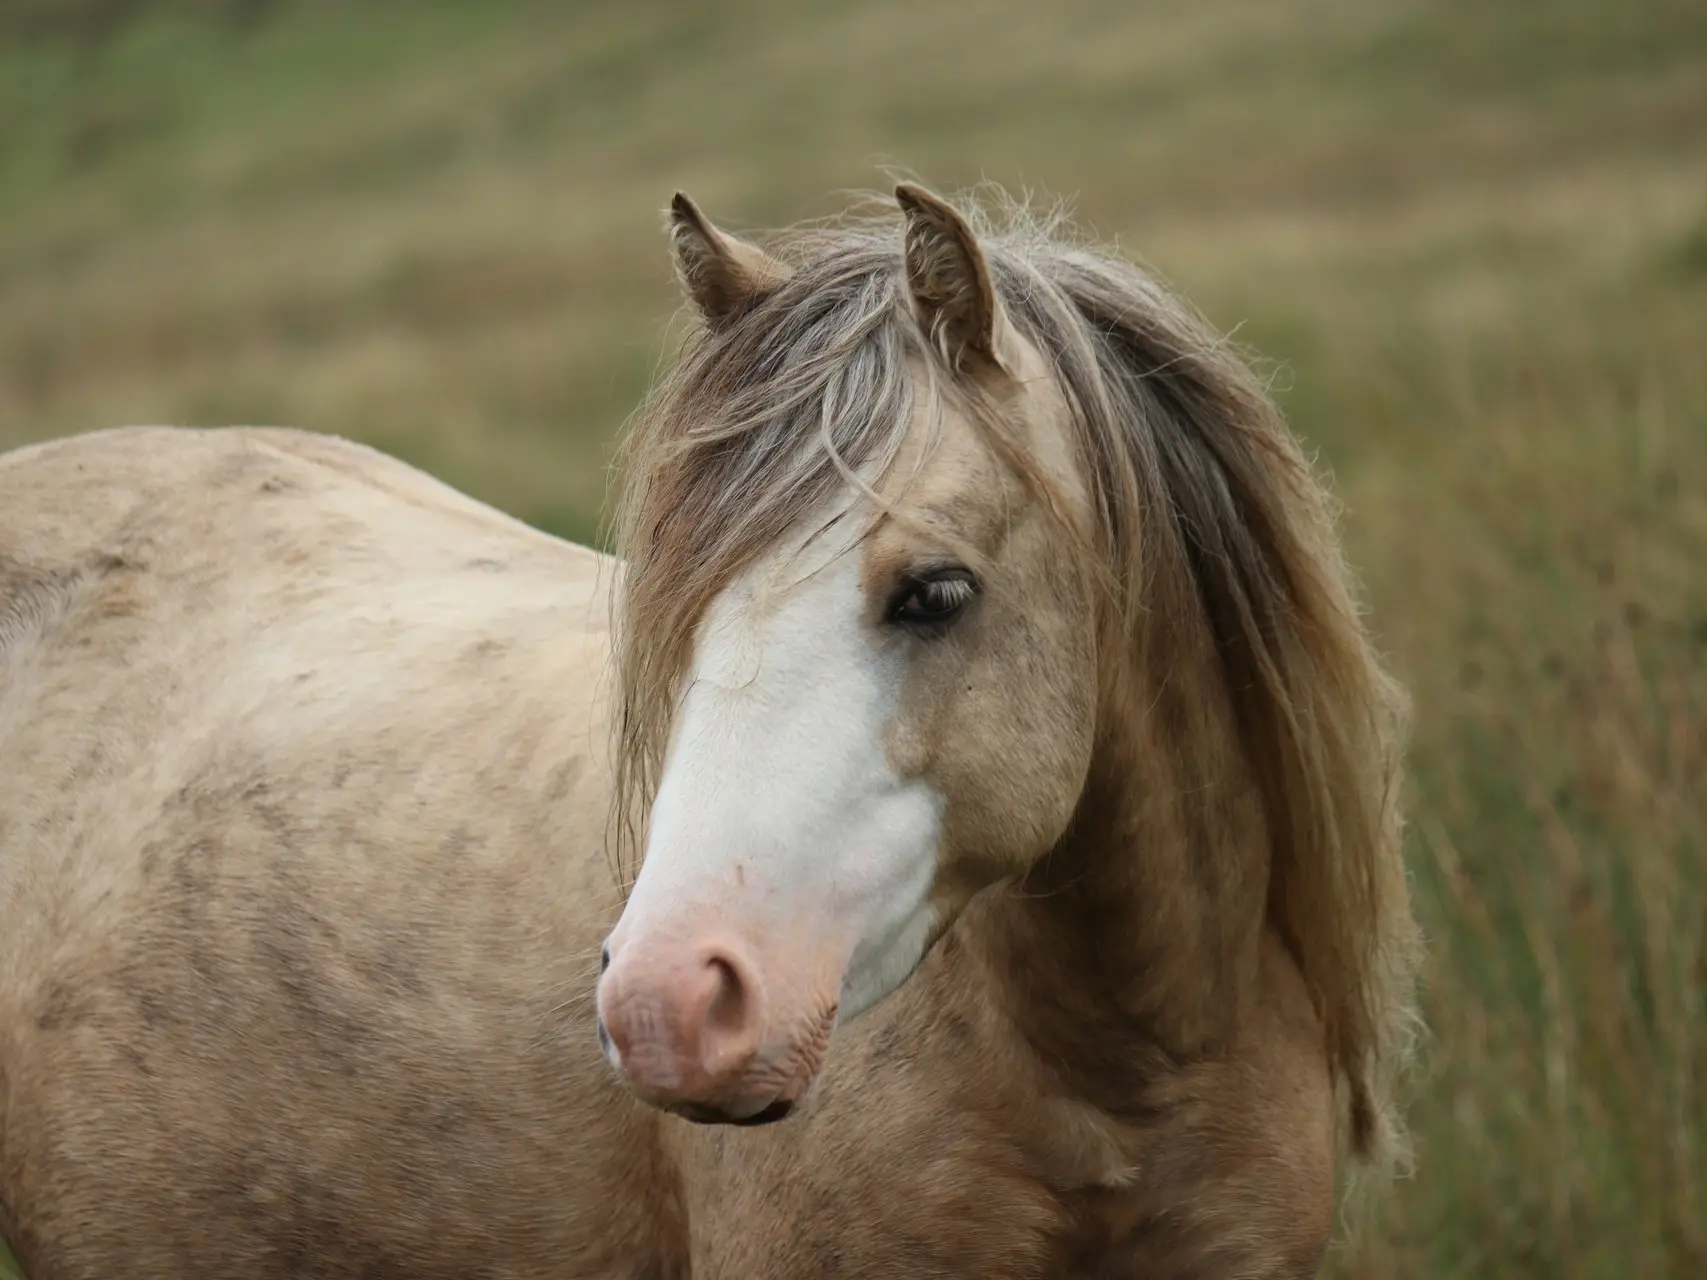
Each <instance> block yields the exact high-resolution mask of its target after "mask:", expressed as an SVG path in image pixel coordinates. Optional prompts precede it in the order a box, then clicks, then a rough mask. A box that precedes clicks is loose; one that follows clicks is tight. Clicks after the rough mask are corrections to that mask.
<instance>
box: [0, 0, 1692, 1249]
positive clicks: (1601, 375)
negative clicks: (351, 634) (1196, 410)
mask: <svg viewBox="0 0 1707 1280" xmlns="http://www.w3.org/2000/svg"><path fill="white" fill-rule="evenodd" d="M887 165H898V166H903V167H905V168H907V169H908V170H910V171H912V172H913V173H915V174H916V175H918V176H919V177H920V178H922V179H923V180H924V181H926V182H927V183H929V184H931V185H933V186H935V187H936V188H938V189H939V190H945V191H952V190H955V189H957V188H961V187H964V186H967V185H970V184H973V183H976V182H979V181H981V180H986V179H988V180H993V181H996V182H999V183H1001V184H1003V185H1004V186H1005V187H1007V188H1008V189H1009V190H1010V191H1015V192H1025V191H1030V192H1034V193H1035V194H1036V195H1038V196H1039V197H1040V198H1044V199H1054V198H1065V199H1067V200H1068V201H1069V202H1070V203H1071V206H1072V208H1073V209H1074V210H1075V211H1076V215H1077V217H1078V219H1079V221H1080V222H1081V224H1082V225H1083V226H1084V227H1085V228H1087V229H1088V230H1089V231H1091V232H1093V233H1094V234H1096V235H1097V236H1099V237H1100V238H1102V239H1103V240H1105V241H1114V242H1117V243H1118V244H1119V245H1120V247H1121V248H1122V249H1123V250H1124V251H1126V252H1127V253H1128V254H1131V255H1133V256H1135V257H1138V258H1139V259H1140V260H1142V261H1144V262H1146V263H1147V264H1148V265H1150V266H1151V267H1152V268H1153V269H1154V270H1156V271H1157V272H1158V273H1159V274H1160V275H1162V276H1163V277H1165V278H1166V279H1168V280H1169V281H1171V282H1172V283H1173V284H1174V285H1175V286H1176V287H1178V288H1179V289H1181V290H1182V291H1183V292H1185V293H1186V294H1187V295H1188V296H1189V297H1191V298H1192V299H1193V300H1194V301H1195V302H1197V304H1198V305H1199V306H1201V307H1202V308H1203V309H1204V310H1205V311H1206V312H1207V313H1208V315H1209V316H1210V318H1211V319H1212V320H1213V321H1215V322H1216V323H1217V324H1218V325H1220V326H1221V327H1223V328H1224V329H1228V330H1236V333H1237V336H1238V339H1239V340H1240V341H1241V342H1243V343H1245V344H1247V345H1248V346H1249V347H1251V348H1252V350H1253V351H1254V352H1255V353H1257V354H1258V355H1260V357H1261V358H1262V359H1263V361H1264V362H1265V367H1266V368H1267V369H1268V370H1269V371H1270V373H1271V376H1272V380H1273V385H1274V388H1275V392H1276V394H1277V396H1278V397H1279V399H1280V400H1281V402H1282V404H1283V405H1284V407H1285V408H1286V410H1287V411H1288V413H1289V414H1290V416H1291V419H1292V421H1293V423H1294V425H1295V426H1296V428H1297V430H1298V431H1299V432H1300V433H1301V434H1302V435H1303V436H1304V437H1305V438H1306V439H1307V440H1308V441H1309V442H1310V444H1311V445H1312V446H1313V447H1315V448H1316V449H1317V450H1319V452H1320V455H1321V459H1322V462H1323V465H1324V466H1325V467H1326V468H1329V469H1330V470H1331V471H1332V473H1333V475H1334V477H1335V479H1336V482H1337V486H1338V489H1339V492H1340V493H1341V495H1342V496H1343V498H1344V500H1345V502H1346V504H1347V507H1348V513H1347V517H1346V526H1345V527H1346V536H1347V538H1348V540H1349V546H1350V552H1351V556H1352V559H1353V561H1354V562H1355V564H1356V566H1357V568H1358V570H1359V572H1360V573H1361V575H1362V576H1363V578H1364V580H1365V582H1366V584H1367V588H1368V595H1369V597H1370V601H1371V613H1372V621H1373V625H1374V627H1375V629H1376V630H1377V632H1378V633H1379V635H1380V637H1381V642H1382V644H1383V645H1384V646H1385V648H1386V650H1387V651H1388V652H1389V654H1390V655H1391V660H1392V662H1393V664H1394V666H1395V667H1396V669H1397V670H1398V672H1399V673H1400V675H1401V676H1402V677H1403V679H1404V680H1405V682H1406V683H1407V684H1408V685H1409V687H1410V688H1411V690H1412V692H1413V695H1414V697H1415V699H1416V704H1417V716H1416V733H1415V743H1414V749H1413V757H1412V774H1411V781H1410V788H1411V790H1410V801H1409V808H1410V812H1411V815H1412V819H1411V838H1410V858H1411V864H1412V867H1413V869H1414V874H1415V877H1416V883H1417V891H1418V894H1419V900H1420V909H1421V911H1422V913H1423V916H1424V919H1425V922H1426V925H1427V929H1428V934H1429V940H1430V951H1431V959H1430V963H1429V966H1428V970H1427V974H1426V992H1425V1003H1426V1010H1427V1016H1428V1020H1429V1023H1430V1026H1431V1032H1432V1041H1431V1043H1430V1045H1429V1048H1428V1052H1427V1055H1426V1058H1425V1060H1424V1063H1423V1066H1422V1069H1421V1070H1420V1071H1419V1072H1418V1074H1417V1076H1416V1078H1415V1080H1414V1081H1413V1084H1412V1096H1413V1097H1414V1102H1413V1104H1412V1107H1411V1117H1412V1122H1413V1124H1414V1127H1415V1131H1416V1135H1417V1161H1416V1166H1415V1170H1414V1172H1413V1173H1412V1174H1411V1175H1410V1176H1409V1177H1407V1178H1404V1179H1402V1180H1400V1181H1399V1182H1397V1183H1396V1184H1395V1185H1394V1186H1393V1187H1392V1188H1391V1189H1390V1190H1384V1191H1379V1192H1377V1193H1376V1194H1375V1195H1374V1198H1373V1201H1372V1213H1371V1215H1370V1216H1369V1217H1368V1218H1367V1219H1366V1220H1364V1221H1362V1222H1361V1224H1360V1225H1359V1227H1358V1229H1357V1230H1356V1231H1355V1232H1352V1233H1349V1234H1348V1235H1347V1237H1346V1238H1345V1239H1344V1240H1343V1241H1342V1242H1341V1243H1340V1244H1338V1245H1337V1246H1336V1248H1335V1250H1334V1253H1333V1256H1332V1260H1331V1262H1330V1264H1329V1270H1330V1272H1331V1273H1332V1274H1334V1275H1339V1276H1348V1277H1349V1276H1369V1277H1411V1276H1417V1277H1422V1276H1427V1277H1447V1276H1507V1275H1512V1276H1572V1277H1579V1276H1580V1277H1589V1276H1594V1277H1602V1276H1604V1277H1633V1276H1643V1277H1658V1276H1700V1275H1707V1128H1704V1126H1707V1120H1704V1117H1707V995H1704V992H1707V951H1704V942H1703V938H1704V934H1707V795H1704V792H1707V563H1704V562H1707V4H1703V3H1702V2H1701V0H1193V2H1192V3H1189V4H1173V3H1159V2H1156V3H1149V2H1136V0H1129V2H1128V3H1119V4H1117V3H1084V2H1073V3H1067V2H1065V0H1052V2H1051V3H1049V4H1041V3H1035V2H1022V0H987V2H985V3H980V4H976V5H974V4H970V3H963V4H954V3H945V2H939V0H874V2H871V3H862V4H843V5H831V4H826V3H803V2H798V0H797V2H795V3H781V2H775V3H771V2H766V0H728V2H726V3H723V4H719V5H709V4H705V5H697V4H695V5H690V4H686V3H679V4H664V3H657V2H655V0H622V2H621V3H616V2H610V3H604V2H596V0H583V2H582V3H576V4H569V3H559V4H550V5H547V4H540V3H532V4H529V3H522V2H521V0H483V2H480V3H474V2H472V0H468V2H464V3H451V2H449V0H412V2H409V3H405V2H403V0H371V2H369V3H360V4H358V3H354V2H353V0H344V2H342V3H336V2H333V0H0V447H10V446H14V445H18V444H22V443H24V442H26V441H31V440H38V439H43V438H46V437H49V436H53V435H58V434H63V433H67V432H74V431H83V430H89V429H94V428H99V427H106V426H112V425H117V424H121V423H136V422H172V423H182V424H199V425H213V424H227V423H266V424H285V425H294V426H300V427H306V428H311V429H314V430H319V431H328V432H335V433H339V434H344V435H349V436H353V437H357V438H360V439H363V440H366V441H369V442H371V443H373V444H375V445H377V446H379V447H380V448H382V449H386V450H389V451H391V452H393V453H395V454H398V455H400V456H401V457H403V458H405V459H407V460H408V461H410V462H413V463H415V464H417V465H419V466H422V467H425V468H427V469H428V470H430V471H432V472H433V473H435V474H437V475H438V476H440V477H442V478H444V479H446V480H448V481H449V482H451V483H452V484H454V485H457V486H459V487H461V488H463V489H465V490H467V491H468V492H470V493H472V494H474V495H475V496H477V497H480V498H482V499H485V500H487V501H489V502H492V503H494V504H496V505H497V506H500V507H502V508H505V509H507V510H509V511H511V512H513V513H514V514H516V515H518V516H520V517H522V518H523V519H526V520H528V521H531V522H533V523H535V524H537V525H539V526H541V527H542V528H545V529H548V530H550V531H552V532H555V533H559V534H563V535H566V536H569V537H572V538H576V539H582V540H596V539H597V538H598V537H599V529H600V517H601V514H603V502H604V494H605V487H606V482H607V465H608V462H609V459H610V457H611V453H612V449H613V446H614V444H615V442H616V440H617V438H618V436H619V433H620V431H621V429H622V426H623V423H624V419H625V417H626V415H627V414H628V413H629V412H630V411H631V410H632V409H633V407H634V406H635V405H636V403H637V402H638V400H639V398H640V396H641V393H642V391H643V389H644V387H645V385H646V383H647V382H648V379H649V378H650V377H651V375H652V374H653V373H654V372H655V371H656V370H657V368H658V367H659V365H660V362H661V361H663V360H666V359H667V358H668V355H669V352H670V350H671V343H670V341H669V340H668V335H669V333H670V332H672V329H671V326H672V318H673V317H674V315H675V313H676V309H677V305H678V300H677V296H676V293H675V289H674V286H673V283H672V280H671V277H670V273H669V268H668V263H667V259H666V256H665V251H664V240H663V236H662V233H661V220H660V210H661V209H662V207H663V206H664V204H665V202H666V201H667V200H668V198H669V195H670V193H671V192H672V191H673V190H674V189H676V188H677V187H681V188H684V189H686V190H687V191H689V192H690V193H691V194H692V195H694V196H695V197H696V198H697V199H698V200H699V201H700V203H701V204H702V205H703V206H704V207H705V208H706V209H707V211H708V212H709V213H710V214H711V215H712V216H713V217H714V218H716V219H718V220H719V221H721V222H723V223H724V224H725V225H727V226H730V227H731V228H733V229H742V230H748V231H756V230H762V228H764V227H767V226H778V225H782V224H786V223H789V222H793V221H795V220H798V219H801V218H805V217H815V216H820V215H823V214H827V213H833V212H835V211H837V210H839V209H842V208H844V207H845V206H846V205H847V203H848V192H850V191H851V190H856V189H871V188H879V189H882V188H886V187H887V185H888V177H887V174H886V172H885V168H884V167H885V166H887Z"/></svg>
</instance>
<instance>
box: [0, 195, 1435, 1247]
mask: <svg viewBox="0 0 1707 1280" xmlns="http://www.w3.org/2000/svg"><path fill="white" fill-rule="evenodd" d="M669 226H670V231H671V240H672V248H673V252H674V256H675V261H676V264H677V267H678V271H679V274H680V276H681V278H682V281H683V283H684V287H685V289H686V292H687V295H688V298H689V300H690V302H691V304H692V306H693V308H694V309H695V311H696V313H697V315H698V316H699V318H700V320H701V322H702V323H701V324H700V325H699V326H698V328H697V331H696V334H695V336H694V337H693V338H692V339H691V340H690V343H689V345H688V347H687V349H686V350H685V352H684V354H683V356H682V358H681V359H680V361H679V362H678V363H677V364H676V366H675V367H674V369H673V370H672V371H671V372H670V373H669V374H667V375H666V376H665V377H664V378H663V379H662V381H661V382H660V384H659V385H658V386H657V387H655V388H654V391H653V393H652V395H651V397H650V399H649V402H648V404H647V406H646V407H645V409H644V411H643V413H642V414H641V416H640V418H639V420H638V423H637V426H636V427H635V429H634V431H633V434H632V435H631V437H630V439H629V441H628V443H627V452H626V456H625V459H624V468H625V488H624V491H623V493H622V502H621V508H620V510H621V520H620V529H619V536H618V551H619V553H620V558H616V559H613V558H607V557H604V556H601V555H598V554H595V553H594V552H592V551H589V550H586V549H583V548H579V547H575V546H571V545H569V544H566V543H563V542H561V541H558V540H556V539H553V538H550V537H547V536H545V535H543V534H540V533H538V532H535V531H533V530H531V529H528V528H526V527H524V526H522V525H520V524H518V523H517V522H515V521H512V520H510V519H508V518H507V517H504V516H502V515H500V514H498V513H497V512H495V511H492V510H490V509H489V508H487V507H484V506H482V505H480V504H478V503H476V502H474V501H472V500H470V499H468V498H466V497H464V496H462V495H459V494H457V493H455V492H454V491H452V490H450V489H448V488H446V487H444V486H443V485H440V484H439V483H437V482H435V481H433V480H430V479H428V478H427V477H425V476H423V475H421V474H420V473H418V472H416V471H413V470H411V469H409V468H407V467H405V466H403V465H402V464H400V463H398V462H395V461H393V460H390V459H388V458H386V457H384V456H382V455H380V454H378V453H375V452H373V451H371V450H368V449H365V448H362V447H360V446H357V445H354V444H349V443H345V442H342V441H339V440H335V439H331V438H327V437H321V436H314V435H308V434H302V433H296V432H289V431H274V430H255V429H237V428H232V429H225V430H215V431H183V430H170V429H129V430H117V431H110V432H102V433H95V434H91V435H87V436H82V437H75V438H70V439H66V440H61V441H57V442H54V443H49V444H44V445H37V446H33V447H30V448H26V449H21V450H18V451H16V452H14V453H11V454H9V455H6V456H4V457H3V458H0V920H4V921H5V925H6V927H5V929H4V931H3V932H0V1231H3V1233H4V1234H5V1235H6V1236H7V1237H8V1238H9V1239H10V1240H11V1241H12V1243H13V1245H14V1247H15V1248H16V1249H17V1251H18V1253H19V1256H20V1258H21V1260H22V1261H23V1262H24V1264H25V1265H26V1267H28V1268H29V1269H30V1272H31V1275H32V1278H33V1280H67V1278H70V1277H90V1276H107V1275H115V1274H126V1275H133V1276H139V1277H140V1276H182V1277H197V1276H207V1277H213V1276H230V1275H243V1276H252V1277H257V1278H258V1280H268V1278H270V1277H281V1278H282V1277H294V1276H344V1275H350V1274H361V1275H368V1276H374V1277H379V1276H410V1277H447V1278H448V1277H452V1276H455V1277H478V1276H491V1277H499V1276H503V1277H518V1276H538V1277H561V1278H563V1280H569V1278H571V1277H595V1276H596V1277H612V1276H630V1277H688V1276H692V1277H694V1278H695V1280H704V1278H706V1277H729V1278H731V1280H735V1278H738V1280H764V1278H766V1277H801V1276H828V1275H839V1276H869V1277H888V1276H896V1275H908V1276H979V1277H990V1278H992V1280H995V1278H999V1277H1044V1276H1048V1277H1058V1276H1067V1277H1073V1276H1082V1277H1101V1276H1108V1275H1146V1276H1182V1277H1183V1276H1197V1275H1223V1274H1237V1275H1248V1276H1304V1275H1310V1274H1312V1273H1313V1272H1314V1271H1315V1270H1316V1268H1317V1266H1318V1264H1319V1261H1320V1258H1321V1256H1322V1252H1323V1249H1324V1248H1325V1245H1326V1243H1327V1241H1328V1239H1329V1236H1330V1234H1331V1227H1332V1223H1333V1217H1334V1201H1335V1195H1334V1186H1335V1177H1336V1170H1337V1165H1338V1157H1339V1155H1340V1154H1342V1153H1343V1154H1344V1155H1345V1156H1346V1157H1347V1158H1348V1159H1351V1160H1356V1161H1364V1162H1379V1161H1381V1160H1383V1159H1385V1158H1386V1157H1388V1156H1389V1155H1390V1154H1391V1153H1392V1152H1393V1150H1394V1149H1395V1148H1396V1146H1397V1145H1398V1134H1397V1129H1396V1125H1395V1123H1394V1120H1393V1115H1392V1111H1393V1107H1392V1100H1391V1082H1392V1077H1393V1073H1394V1069H1395V1068H1396V1066H1397V1065H1398V1064H1399V1063H1400V1062H1401V1061H1402V1059H1403V1056H1404V1052H1405V1048H1406V1029H1407V1027H1408V1024H1409V1018H1410V977H1411V970H1412V966H1413V964H1414V953H1415V941H1414V929H1413V925H1412V922H1411V916H1410V913H1409V908H1408V904H1407V899H1406V888H1405V881H1404V877H1403V873H1402V869H1401V865H1400V860H1399V848H1398V834H1397V832H1398V816H1397V810H1396V789H1397V778H1398V758H1399V730H1400V722H1401V699H1400V697H1399V695H1398V693H1397V691H1396V690H1395V688H1394V687H1393V685H1392V684H1391V683H1390V681H1389V680H1388V679H1387V677H1386V676H1385V674H1384V673H1383V671H1382V670H1381V667H1380V665H1379V663H1378V661H1377V658H1376V655H1375V653H1374V651H1373V649H1372V647H1371V644H1370V641H1369V639H1368V637H1367V635H1366V633H1365V631H1364V629H1363V626H1362V624H1361V622H1360V620H1359V615H1358V611H1357V608H1356V605H1355V601H1354V599H1353V596H1352V594H1351V591H1350V588H1349V586H1348V581H1347V575H1346V572H1345V570H1344V567H1343V565H1342V562H1341V556H1340V551H1339V547H1338V543H1337V540H1336V537H1335V533H1334V527H1333V520H1332V509H1331V506H1330V503H1329V500H1328V497H1327V495H1326V493H1325V491H1324V489H1323V488H1322V486H1321V485H1320V484H1319V482H1318V481H1317V479H1316V478H1315V476H1314V475H1313V473H1312V471H1311V469H1310V467H1309V466H1308V465H1307V463H1306V461H1305V460H1304V458H1303V457H1302V455H1301V453H1300V451H1299V448H1298V446H1297V444H1296V442H1295V441H1294V440H1293V438H1292V437H1291V435H1290V434H1289V433H1288V431H1287V430H1286V428H1285V426H1284V424H1283V423H1282V421H1281V420H1280V418H1279V416H1278V414H1277V412H1276V411H1275V409H1274V408H1273V406H1272V405H1271V403H1270V402H1269V400H1268V398H1267V397H1266V395H1265V393H1264V390H1263V387H1262V385H1261V383H1260V382H1259V381H1258V380H1257V379H1256V378H1255V377H1254V376H1253V374H1252V373H1251V372H1250V370H1249V369H1248V368H1247V367H1246V366H1245V365H1244V364H1243V363H1242V362H1241V361H1240V360H1239V358H1238V357H1237V356H1236V355H1235V354H1234V353H1233V352H1232V351H1231V350H1230V349H1229V348H1228V346H1227V345H1226V344H1225V343H1224V342H1223V341H1222V340H1221V338H1220V337H1219V336H1218V335H1217V334H1215V333H1214V332H1213V331H1212V330H1211V329H1209V328H1208V327H1207V326H1206V325H1204V324H1203V323H1202V322H1201V321H1199V320H1198V319H1196V318H1195V317H1194V316H1193V314H1192V313H1191V312H1190V311H1189V310H1188V309H1187V308H1186V307H1185V306H1184V304H1182V303H1181V302H1180V301H1179V300H1178V299H1176V298H1174V297H1173V296H1171V295H1170V294H1168V293H1167V292H1165V291H1164V290H1163V289H1161V288H1160V287H1159V286H1158V285H1156V284H1155V283H1154V282H1153V281H1151V280H1150V279H1149V278H1148V277H1146V276H1145V275H1143V274H1142V273H1141V272H1139V271H1138V270H1136V269H1135V268H1133V267H1131V266H1129V265H1126V264H1125V263H1123V262H1122V261H1120V260H1119V259H1118V258H1117V257H1115V256H1113V255H1111V254H1105V253H1101V252H1097V251H1094V250H1091V249H1088V248H1084V247H1080V246H1078V245H1076V244H1074V243H1073V242H1071V241H1070V240H1069V239H1068V238H1067V237H1066V236H1065V235H1064V234H1063V233H1062V231H1061V230H1060V228H1059V227H1058V226H1055V225H1051V224H1048V223H1045V222H1040V221H1037V220H1034V219H1030V218H1028V217H1027V216H1026V215H1025V214H1024V213H1023V212H1022V211H1017V210H1009V211H1007V216H1006V218H1005V219H1004V220H1003V224H1002V225H1001V226H1000V227H992V226H988V225H985V224H984V223H983V222H982V220H981V219H980V218H978V217H975V216H968V215H967V214H966V213H964V212H962V211H960V210H959V209H957V208H955V207H953V206H951V205H949V204H948V203H945V202H944V201H942V200H941V199H939V198H938V197H936V196H934V195H932V194H931V193H929V192H927V191H925V190H923V189H921V188H918V187H915V186H910V185H904V186H902V187H900V188H898V190H897V192H896V198H895V201H894V202H893V203H892V204H890V205H889V207H888V209H887V210H886V211H884V212H881V213H879V214H878V215H876V216H873V217H870V218H858V219H848V220H844V221H843V222H840V223H837V224H833V225H820V226H817V227H814V228H810V229H805V230H800V231H797V232H794V233H790V234H785V235H783V236H781V237H779V238H778V239H777V240H776V242H775V243H774V244H771V245H768V246H766V247H765V248H762V249H761V248H760V247H758V246H756V245H754V244H751V243H748V242H747V241H744V240H741V239H738V238H736V237H734V236H731V235H729V234H727V233H725V232H723V231H720V230H719V229H717V228H716V227H714V226H713V225H712V224H711V223H710V222H709V221H707V219H706V218H705V217H704V216H703V215H702V214H701V213H700V212H699V210H698V209H697V208H695V207H694V205H693V204H692V203H691V202H689V201H687V200H686V199H685V198H681V197H678V198H677V200H676V201H675V203H674V204H673V206H672V208H671V211H670V214H669Z"/></svg>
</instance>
